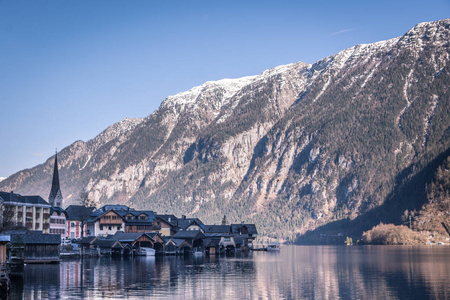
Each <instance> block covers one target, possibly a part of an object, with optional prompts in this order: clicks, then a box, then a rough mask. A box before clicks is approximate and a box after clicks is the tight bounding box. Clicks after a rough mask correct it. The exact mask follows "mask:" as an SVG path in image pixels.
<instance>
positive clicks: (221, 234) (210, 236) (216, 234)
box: [205, 232, 233, 239]
mask: <svg viewBox="0 0 450 300" xmlns="http://www.w3.org/2000/svg"><path fill="white" fill-rule="evenodd" d="M205 236H206V237H207V238H219V239H220V238H221V237H232V236H233V235H232V234H230V233H206V232H205Z"/></svg>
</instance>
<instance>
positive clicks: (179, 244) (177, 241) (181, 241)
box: [166, 238, 192, 247]
mask: <svg viewBox="0 0 450 300" xmlns="http://www.w3.org/2000/svg"><path fill="white" fill-rule="evenodd" d="M171 241H172V242H173V243H174V244H175V246H177V247H180V246H181V245H182V244H183V243H186V244H188V245H189V246H190V247H192V246H191V244H189V242H188V241H186V240H184V239H174V238H171V239H168V240H167V242H166V245H167V243H170V242H171Z"/></svg>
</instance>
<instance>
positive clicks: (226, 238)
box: [223, 237, 231, 242]
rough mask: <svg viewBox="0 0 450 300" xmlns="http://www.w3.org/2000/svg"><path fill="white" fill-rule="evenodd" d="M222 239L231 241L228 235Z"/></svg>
mask: <svg viewBox="0 0 450 300" xmlns="http://www.w3.org/2000/svg"><path fill="white" fill-rule="evenodd" d="M223 240H224V241H225V242H229V241H231V239H230V237H224V238H223Z"/></svg>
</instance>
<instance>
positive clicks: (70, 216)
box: [66, 205, 95, 221]
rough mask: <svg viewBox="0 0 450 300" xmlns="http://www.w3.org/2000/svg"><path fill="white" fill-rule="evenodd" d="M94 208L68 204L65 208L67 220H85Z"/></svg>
mask: <svg viewBox="0 0 450 300" xmlns="http://www.w3.org/2000/svg"><path fill="white" fill-rule="evenodd" d="M94 209H95V207H86V206H84V205H70V206H68V207H67V208H66V213H67V220H75V221H83V220H87V219H88V218H89V215H90V214H91V213H92V212H93V211H94Z"/></svg>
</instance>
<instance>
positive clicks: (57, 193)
mask: <svg viewBox="0 0 450 300" xmlns="http://www.w3.org/2000/svg"><path fill="white" fill-rule="evenodd" d="M62 201H63V197H62V194H61V188H60V186H59V173H58V153H56V154H55V166H54V169H53V180H52V189H51V190H50V196H48V202H49V203H50V205H51V206H54V207H61V205H62Z"/></svg>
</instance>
